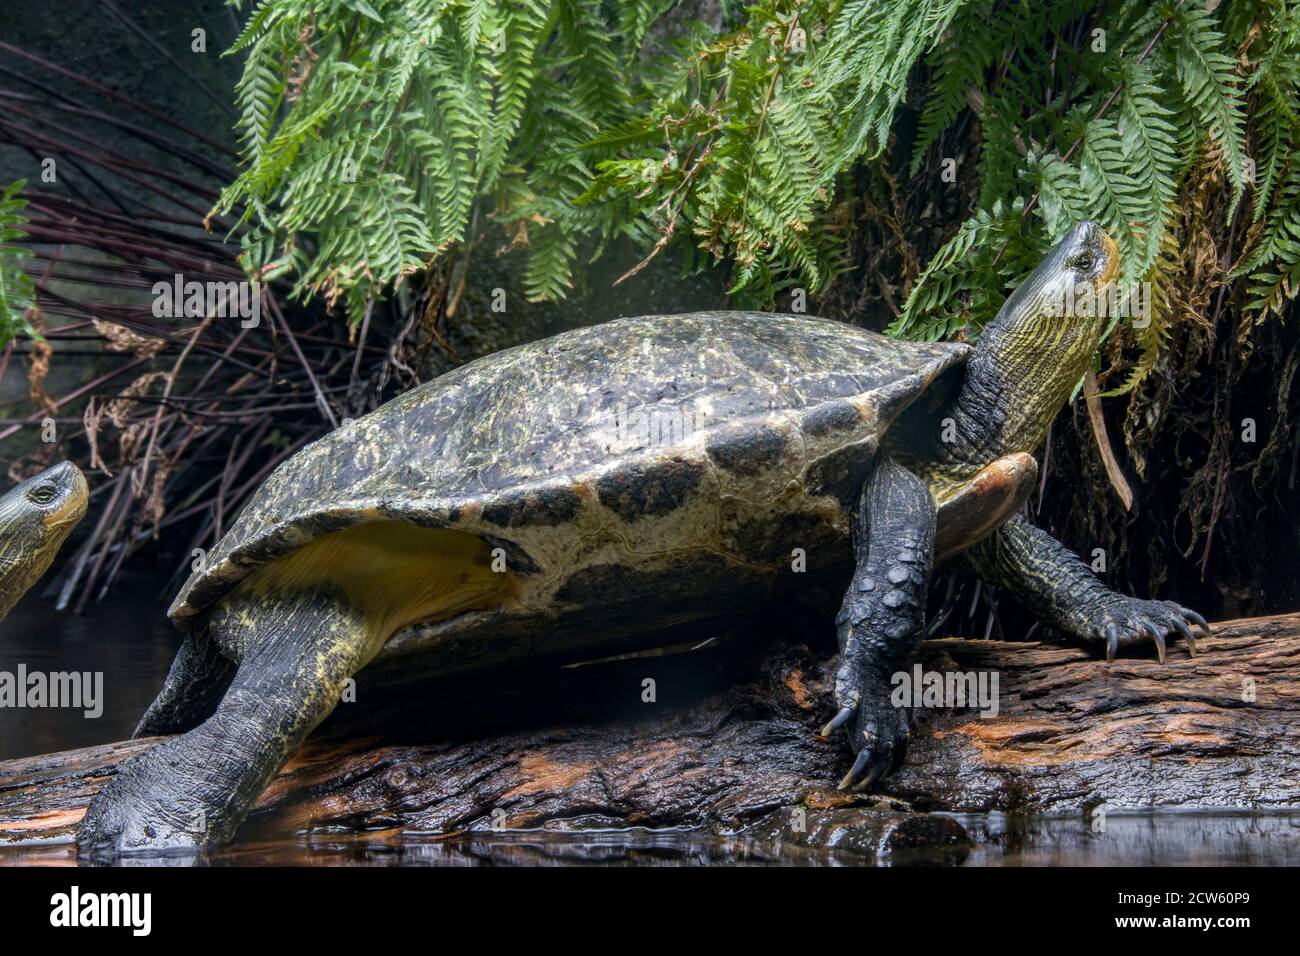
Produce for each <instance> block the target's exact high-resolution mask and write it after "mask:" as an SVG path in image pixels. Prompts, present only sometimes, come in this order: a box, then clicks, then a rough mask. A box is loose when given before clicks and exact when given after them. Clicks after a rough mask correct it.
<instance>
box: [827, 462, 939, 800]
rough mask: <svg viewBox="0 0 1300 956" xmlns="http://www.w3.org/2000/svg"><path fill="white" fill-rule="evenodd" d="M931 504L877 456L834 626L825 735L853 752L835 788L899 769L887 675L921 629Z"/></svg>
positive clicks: (910, 477)
mask: <svg viewBox="0 0 1300 956" xmlns="http://www.w3.org/2000/svg"><path fill="white" fill-rule="evenodd" d="M934 528H935V508H934V500H933V499H932V498H931V497H930V491H929V489H928V488H927V487H926V484H925V482H923V481H922V480H921V479H920V478H918V477H916V475H914V474H912V473H911V472H910V471H908V470H907V469H906V468H903V467H902V466H900V465H898V464H896V463H895V462H894V461H892V460H891V459H889V458H888V457H886V456H884V455H882V456H881V458H880V460H879V461H878V463H877V464H876V466H875V468H874V469H873V471H872V474H871V477H870V478H869V479H868V481H867V483H866V485H865V486H863V489H862V494H861V497H860V499H859V501H858V507H857V510H856V511H855V513H854V515H853V549H854V554H855V556H856V559H857V566H856V569H855V570H854V573H853V582H852V584H850V585H849V590H848V593H847V594H845V595H844V603H843V605H842V606H841V607H840V613H839V617H837V618H836V627H837V632H838V635H839V642H840V666H839V670H838V671H837V673H836V675H835V702H836V703H837V704H839V706H840V710H839V713H838V714H836V715H835V718H834V719H833V720H831V722H830V723H828V724H827V725H826V726H825V727H824V728H823V729H822V734H823V735H828V734H830V733H831V732H832V731H833V730H835V729H836V728H839V727H846V728H847V729H848V734H849V741H850V743H851V745H852V747H853V749H854V751H855V752H856V753H857V758H856V759H855V760H854V762H853V767H852V769H850V770H849V772H848V773H847V774H846V775H845V776H844V779H843V780H842V781H841V782H840V789H841V790H843V789H845V788H847V787H850V786H854V785H855V784H856V785H857V786H858V787H860V788H865V787H869V786H871V785H872V784H873V783H875V782H876V781H877V780H879V779H880V778H882V777H884V776H885V775H886V774H888V773H892V772H893V771H894V770H897V769H898V768H899V767H900V766H902V764H903V758H904V756H905V755H906V753H907V738H908V725H907V721H908V714H907V709H906V708H904V707H895V706H893V704H892V703H891V702H890V682H891V678H892V676H893V675H894V674H895V673H897V672H899V671H900V670H903V669H904V668H905V667H906V666H907V665H908V663H909V661H910V659H911V657H912V654H913V653H914V652H915V650H916V647H917V644H919V643H920V640H921V636H922V632H923V630H924V625H925V592H926V586H927V584H928V583H929V579H930V567H931V565H932V563H933V561H934Z"/></svg>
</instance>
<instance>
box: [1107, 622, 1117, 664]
mask: <svg viewBox="0 0 1300 956" xmlns="http://www.w3.org/2000/svg"><path fill="white" fill-rule="evenodd" d="M1118 653H1119V625H1118V624H1108V625H1106V663H1108V664H1109V663H1110V662H1111V661H1113V660H1114V659H1115V655H1116V654H1118Z"/></svg>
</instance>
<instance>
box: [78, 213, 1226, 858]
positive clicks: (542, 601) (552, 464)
mask: <svg viewBox="0 0 1300 956" xmlns="http://www.w3.org/2000/svg"><path fill="white" fill-rule="evenodd" d="M1118 268H1119V253H1118V250H1117V248H1116V246H1115V243H1114V242H1113V241H1112V240H1111V239H1110V238H1109V237H1108V236H1106V234H1105V232H1104V231H1103V230H1102V229H1101V228H1100V227H1099V226H1097V225H1096V224H1094V223H1090V222H1084V223H1080V224H1078V225H1076V226H1074V227H1073V228H1072V229H1071V230H1070V231H1069V233H1068V234H1067V235H1066V236H1065V237H1064V238H1062V239H1061V241H1060V242H1059V243H1058V244H1057V245H1056V246H1055V248H1054V249H1053V250H1052V251H1051V252H1050V254H1048V255H1047V257H1046V258H1045V259H1044V260H1043V261H1042V263H1041V264H1040V265H1039V266H1038V267H1037V268H1036V269H1035V270H1034V271H1033V272H1032V273H1031V274H1030V275H1029V276H1028V278H1027V279H1026V280H1025V281H1024V282H1023V284H1022V285H1021V286H1020V287H1019V288H1018V289H1017V290H1016V291H1015V292H1014V293H1013V294H1012V295H1011V296H1010V297H1009V298H1008V299H1007V300H1006V302H1005V304H1004V306H1003V307H1002V309H1001V311H1000V312H999V313H998V315H997V316H996V318H995V319H994V320H993V321H992V322H991V323H990V324H989V325H988V326H986V327H985V328H984V330H983V332H982V334H981V336H980V337H979V340H978V343H977V344H976V345H974V346H972V345H970V344H966V343H961V342H913V341H902V340H897V339H893V338H889V337H886V336H882V335H879V334H876V333H873V332H870V331H867V330H864V329H862V328H858V327H855V326H853V325H849V324H846V323H841V322H837V321H832V320H828V319H821V318H816V317H812V316H808V315H801V314H765V313H755V312H742V311H733V312H699V313H691V314H677V315H653V316H640V317H630V318H620V319H616V320H614V321H611V322H607V323H604V324H600V325H594V326H589V327H585V328H578V329H573V330H570V331H566V332H563V333H561V334H558V335H555V336H553V337H551V338H547V339H543V340H539V341H535V342H531V343H527V344H524V345H520V346H517V347H514V348H510V349H506V350H504V351H501V352H497V353H495V354H492V355H489V356H486V357H483V358H480V359H477V360H475V361H472V362H469V363H467V364H465V365H462V366H461V367H459V368H457V369H454V370H452V371H450V372H448V373H446V374H444V375H442V376H440V377H438V378H436V379H433V380H431V381H429V382H426V383H424V384H422V385H419V386H417V387H415V388H413V389H411V390H409V391H407V392H405V393H404V394H402V395H400V396H398V397H397V398H395V399H393V400H392V401H390V402H388V403H387V404H385V405H382V406H381V407H379V408H378V409H376V410H375V411H373V412H371V413H370V414H368V415H365V416H364V417H361V418H358V419H356V420H354V421H349V422H344V423H343V424H342V425H340V427H338V428H337V429H336V430H334V431H332V432H330V433H329V434H328V435H326V436H325V437H323V438H321V439H320V440H318V441H316V442H314V443H313V444H311V445H309V446H307V447H305V448H303V449H302V450H300V451H299V452H297V453H296V454H295V455H294V456H292V457H290V458H289V459H287V460H286V461H285V462H283V463H281V464H280V465H279V466H278V467H277V468H276V470H275V471H274V472H273V473H272V474H271V475H270V476H269V477H268V478H267V479H266V481H265V482H264V483H263V484H262V485H261V487H260V488H259V489H258V490H257V491H256V492H255V493H254V494H253V495H252V496H251V498H250V500H249V501H248V502H247V504H246V505H245V507H244V508H243V509H242V511H241V512H240V514H239V516H238V518H237V519H236V520H235V522H234V523H233V524H232V526H231V527H230V528H229V529H228V530H227V531H226V533H225V535H224V537H223V538H222V539H221V540H220V541H219V542H218V543H217V545H216V546H215V547H214V549H213V550H212V551H211V553H209V554H208V555H207V556H206V560H204V561H203V562H202V563H201V566H200V567H199V568H198V569H197V570H195V571H194V573H193V574H192V575H191V576H190V577H189V579H188V580H187V581H186V582H185V584H184V585H183V586H182V588H181V590H180V592H179V594H178V595H177V597H176V599H175V601H174V602H173V603H172V605H171V607H170V609H169V612H168V613H169V615H170V617H171V619H172V621H173V622H174V623H175V624H177V625H178V626H179V628H180V629H181V630H182V631H183V632H184V634H185V637H184V641H183V644H182V645H181V647H180V649H179V651H178V652H177V656H176V658H175V660H174V662H173V665H172V668H171V671H170V673H169V675H168V676H167V678H166V681H165V683H164V686H163V688H162V690H161V692H160V693H159V695H158V697H157V699H156V700H155V701H154V702H153V704H151V705H150V707H149V708H148V709H147V711H146V712H145V714H144V716H143V717H142V719H141V721H140V724H139V726H138V728H137V729H136V736H153V735H161V734H179V736H176V737H172V738H171V739H170V740H167V741H166V742H162V743H160V744H158V745H156V746H154V747H153V748H152V749H149V750H147V751H145V752H143V753H141V754H139V755H137V756H135V757H133V758H131V759H130V760H129V761H127V762H125V763H124V764H123V765H122V766H121V767H120V768H119V769H118V771H117V773H116V775H115V776H114V777H113V778H112V779H111V780H110V781H109V782H108V783H107V785H106V786H105V787H104V788H103V789H102V790H101V791H100V792H99V793H98V794H97V795H96V796H95V798H94V799H93V801H92V802H91V803H90V805H89V808H88V810H87V812H86V814H85V817H84V819H83V821H82V823H81V825H80V828H79V831H78V843H79V846H80V849H81V852H82V853H83V854H86V855H90V856H92V857H93V856H96V855H105V854H111V855H118V854H129V853H136V852H143V853H152V852H169V851H177V852H183V853H193V852H203V851H206V850H207V849H210V848H212V847H215V846H218V845H220V844H222V843H223V842H225V841H227V840H229V839H231V838H232V837H233V835H234V834H235V831H236V828H237V827H238V826H239V824H240V822H241V821H242V820H243V819H244V818H245V816H246V814H247V812H248V810H249V808H250V806H251V804H252V803H253V801H254V800H255V799H256V798H257V796H258V795H259V794H260V792H261V791H262V790H263V789H264V788H265V787H266V786H267V784H268V783H269V782H270V780H271V779H272V778H273V777H274V776H275V774H276V773H277V772H278V771H279V770H280V768H281V767H282V766H283V765H284V763H285V762H286V760H287V759H288V758H289V757H290V756H291V755H292V754H293V753H294V751H295V750H296V749H297V748H298V746H299V745H300V744H301V743H302V741H303V740H304V739H305V738H306V736H307V735H308V734H309V733H310V732H311V731H312V729H313V728H314V727H315V726H316V725H317V724H318V723H319V722H320V721H321V720H322V719H324V717H325V716H327V715H328V714H329V713H330V712H331V711H332V710H333V709H334V707H335V706H336V704H337V703H338V702H339V700H340V697H341V695H342V694H343V692H344V691H345V689H346V688H347V687H348V684H349V681H350V680H352V679H353V677H354V675H357V674H358V673H359V672H362V671H363V669H364V674H363V677H364V676H365V675H369V677H368V678H367V680H368V682H369V683H373V684H375V685H376V686H381V687H382V686H385V685H388V684H391V683H400V682H402V681H408V680H419V679H422V678H425V677H428V676H430V675H432V674H447V673H455V672H459V671H465V670H469V669H476V668H483V667H487V666H490V665H492V664H495V663H498V662H502V661H506V660H521V659H528V658H541V657H548V656H559V657H563V656H564V655H581V654H583V653H586V654H591V653H592V651H593V650H595V649H597V648H600V649H605V648H609V649H613V648H626V647H633V646H638V644H640V645H642V646H646V645H648V644H653V643H656V642H658V643H659V644H660V646H663V645H664V644H666V643H668V642H669V640H670V637H669V636H670V635H674V634H681V633H689V632H690V629H691V628H692V627H698V626H704V625H707V623H708V622H710V621H716V620H717V619H718V618H719V617H721V616H724V615H727V614H732V613H736V614H743V613H744V612H745V611H746V610H747V609H749V610H752V609H754V608H756V607H760V606H762V602H765V601H784V600H792V599H795V598H794V597H793V596H794V595H796V594H797V593H798V592H799V591H800V590H801V589H803V588H805V587H807V586H808V584H809V583H810V582H812V581H814V580H816V581H828V582H832V583H833V584H834V586H835V587H837V588H838V589H839V590H838V591H837V592H836V593H839V594H843V595H844V597H843V601H842V604H841V606H840V611H839V614H838V616H837V617H836V621H835V627H836V633H837V637H838V641H839V646H840V651H841V654H840V658H839V661H838V663H837V665H836V666H837V670H836V672H835V675H834V696H835V702H836V707H837V712H836V713H835V714H834V715H833V716H832V715H829V714H828V715H827V716H829V717H831V719H830V720H829V722H828V723H827V724H826V725H825V726H824V727H822V728H821V732H822V733H823V734H825V735H830V734H833V733H835V732H836V731H838V730H841V729H842V730H843V732H844V733H846V734H847V735H848V738H849V743H850V746H851V748H852V750H853V751H854V752H855V756H854V758H853V763H852V766H851V767H850V768H849V769H848V771H847V773H846V774H845V775H844V777H843V780H842V781H841V786H842V787H856V788H862V787H869V786H873V785H875V784H876V783H877V782H878V781H879V780H880V779H882V778H883V777H884V776H885V775H886V774H888V773H890V772H892V771H893V770H896V769H897V768H898V767H899V766H900V765H901V764H902V761H903V759H904V756H905V753H906V749H907V742H908V734H909V725H908V719H907V711H906V710H905V709H902V708H898V707H895V706H893V704H891V702H890V693H889V692H890V676H891V674H893V673H896V672H898V671H900V670H901V669H903V668H905V667H906V666H908V663H909V659H910V657H911V656H912V654H913V652H914V651H915V649H916V647H917V645H918V643H919V641H920V638H921V637H922V634H923V631H924V627H925V620H924V614H925V604H926V592H927V587H928V583H929V579H930V577H931V571H932V568H933V567H934V565H935V564H936V562H938V561H943V560H947V559H950V558H952V559H960V560H964V561H966V562H967V563H968V564H969V565H970V566H971V567H972V568H974V569H975V570H976V571H977V572H978V573H979V574H981V575H982V576H983V578H984V579H985V580H987V581H990V582H993V583H996V584H997V585H999V586H1001V587H1004V588H1006V589H1007V590H1009V591H1010V592H1012V593H1013V594H1015V595H1016V596H1017V597H1019V598H1020V599H1021V601H1023V602H1024V603H1025V604H1026V605H1027V606H1028V607H1029V608H1030V609H1031V610H1033V611H1034V612H1035V613H1036V614H1038V615H1039V616H1040V617H1041V618H1042V619H1043V621H1045V622H1046V623H1048V624H1049V625H1053V626H1055V627H1056V628H1059V629H1060V630H1062V631H1064V632H1067V633H1069V634H1073V635H1077V636H1078V637H1079V638H1083V639H1085V640H1090V641H1096V642H1100V645H1101V646H1102V647H1103V648H1104V649H1105V651H1106V655H1107V657H1108V658H1113V657H1114V656H1115V654H1116V652H1117V651H1118V650H1119V649H1120V648H1122V647H1127V646H1130V645H1134V644H1139V643H1148V644H1154V647H1155V649H1156V650H1157V652H1158V653H1159V655H1160V657H1161V660H1162V661H1163V658H1164V654H1165V648H1166V642H1167V641H1168V640H1171V639H1176V638H1179V637H1181V638H1182V639H1184V640H1185V641H1186V646H1187V648H1188V650H1189V651H1191V652H1193V653H1194V652H1195V635H1194V634H1193V631H1192V626H1196V627H1199V628H1206V627H1208V625H1206V623H1205V620H1204V618H1202V617H1201V616H1200V615H1199V614H1197V613H1196V612H1194V611H1191V610H1189V609H1186V608H1183V607H1182V606H1180V605H1178V604H1175V603H1172V602H1166V601H1156V600H1143V599H1138V598H1133V597H1128V596H1125V595H1122V594H1119V593H1116V592H1113V591H1111V590H1110V589H1108V588H1107V587H1106V586H1105V585H1104V584H1103V583H1102V582H1101V581H1100V580H1099V579H1098V578H1097V577H1095V576H1094V575H1093V573H1092V571H1091V569H1090V568H1089V567H1088V566H1087V565H1086V564H1084V562H1083V561H1082V560H1081V559H1079V558H1078V557H1076V556H1075V555H1074V554H1072V553H1071V552H1070V551H1069V550H1067V549H1066V547H1065V546H1064V545H1062V544H1061V543H1059V542H1058V541H1056V540H1055V539H1054V538H1052V537H1051V536H1050V535H1048V534H1047V533H1046V532H1044V531H1041V530H1039V529H1037V528H1035V527H1033V526H1032V525H1031V524H1030V523H1029V521H1028V520H1027V518H1026V517H1025V516H1024V514H1023V513H1022V511H1023V509H1022V508H1021V506H1022V504H1023V503H1024V502H1025V501H1026V499H1027V497H1028V495H1029V493H1030V490H1031V489H1032V488H1033V487H1034V486H1035V484H1036V476H1037V472H1038V467H1037V464H1036V461H1035V459H1034V457H1033V452H1034V451H1035V450H1036V449H1037V448H1038V447H1039V446H1040V445H1041V443H1042V442H1043V440H1044V438H1045V435H1046V432H1047V429H1048V427H1049V424H1050V423H1051V421H1052V419H1053V418H1054V417H1055V415H1056V414H1057V412H1058V411H1059V410H1060V409H1061V408H1062V407H1063V406H1064V404H1065V403H1066V402H1067V401H1068V399H1069V397H1070V395H1071V392H1072V390H1073V389H1074V388H1075V386H1076V385H1077V384H1078V383H1079V381H1080V380H1081V378H1082V376H1083V375H1084V373H1085V371H1086V370H1087V368H1088V367H1089V362H1090V361H1091V357H1092V355H1093V352H1094V350H1095V348H1096V347H1097V345H1098V342H1099V340H1100V337H1101V335H1102V331H1103V328H1104V325H1105V321H1106V320H1105V319H1104V318H1102V317H1100V316H1099V315H1093V314H1086V315H1085V314H1082V313H1083V312H1084V311H1085V310H1081V309H1080V310H1064V311H1065V314H1062V311H1063V310H1061V309H1060V308H1054V307H1053V303H1058V304H1059V302H1060V301H1061V298H1060V296H1061V293H1062V292H1064V291H1070V290H1071V289H1073V290H1074V291H1077V290H1079V289H1083V290H1085V291H1087V292H1090V293H1097V292H1101V291H1104V290H1105V289H1107V288H1109V287H1110V283H1112V282H1113V281H1114V280H1115V278H1116V276H1117V272H1118ZM1077 300H1078V297H1077V296H1076V297H1075V299H1073V300H1071V301H1077ZM1076 312H1077V313H1079V314H1075V313H1076ZM827 636H828V638H829V634H828V635H827Z"/></svg>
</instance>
